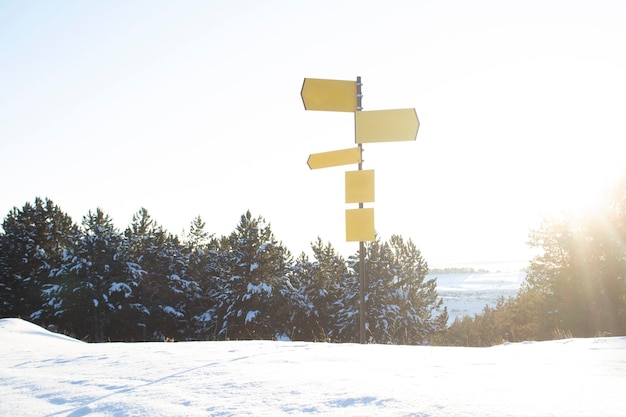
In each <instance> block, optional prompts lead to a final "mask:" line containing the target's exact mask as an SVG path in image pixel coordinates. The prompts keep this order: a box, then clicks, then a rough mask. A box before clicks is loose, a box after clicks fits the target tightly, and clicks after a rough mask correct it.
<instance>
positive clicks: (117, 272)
mask: <svg viewBox="0 0 626 417" xmlns="http://www.w3.org/2000/svg"><path fill="white" fill-rule="evenodd" d="M82 227H83V234H82V235H81V236H80V238H79V239H78V240H77V241H76V242H75V244H74V245H73V247H70V248H68V249H67V250H66V251H65V253H64V257H63V264H62V265H61V266H60V267H59V268H56V269H54V270H53V271H52V272H51V275H52V277H53V278H54V285H55V288H56V290H55V291H54V292H53V291H50V296H51V298H50V303H54V305H55V310H56V315H57V317H58V318H59V320H60V321H61V323H62V325H63V328H64V329H66V330H68V331H70V332H72V333H74V334H75V335H76V336H77V337H80V338H86V339H88V340H90V341H94V342H102V341H106V340H126V339H127V338H128V333H129V332H131V333H132V327H133V324H132V323H133V322H134V321H136V320H135V319H136V311H137V310H136V309H135V308H134V307H133V305H134V304H135V303H134V300H133V295H134V291H136V288H137V286H138V282H139V280H140V277H141V275H142V273H143V272H142V270H141V269H140V268H138V267H136V266H135V265H133V263H131V262H129V260H128V259H125V255H126V252H125V251H124V250H123V248H122V244H123V239H122V236H121V235H120V234H119V233H118V232H117V230H116V229H115V228H114V226H113V223H112V221H111V219H110V217H109V216H108V215H106V214H105V213H104V212H103V211H102V210H101V209H100V208H98V209H97V210H96V211H95V212H91V211H90V212H89V213H88V214H87V215H86V216H85V217H83V222H82Z"/></svg>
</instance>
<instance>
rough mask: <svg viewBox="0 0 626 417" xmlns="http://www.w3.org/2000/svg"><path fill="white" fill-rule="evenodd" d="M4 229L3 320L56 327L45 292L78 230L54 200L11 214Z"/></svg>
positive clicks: (0, 270)
mask: <svg viewBox="0 0 626 417" xmlns="http://www.w3.org/2000/svg"><path fill="white" fill-rule="evenodd" d="M2 227H3V230H4V233H3V234H2V237H1V241H0V317H24V318H29V319H31V320H33V321H35V322H37V323H38V324H40V325H44V326H45V325H49V324H53V323H54V318H53V312H50V311H49V310H48V309H45V308H44V307H45V304H46V302H47V297H46V296H45V294H44V291H49V290H50V288H49V287H50V285H51V282H50V279H49V274H50V271H51V270H52V269H54V268H56V267H58V266H59V265H60V263H61V258H62V253H63V251H64V250H65V249H66V248H67V247H68V246H69V245H71V242H72V239H73V238H75V237H76V236H77V234H78V228H77V226H76V225H75V224H74V223H73V222H72V219H71V218H70V217H69V216H68V215H66V214H65V213H63V212H62V211H61V209H60V208H59V207H58V206H56V205H55V204H54V203H53V202H52V201H51V200H49V199H45V200H42V199H41V198H36V199H35V202H34V204H30V203H26V204H25V205H24V207H23V208H22V209H17V208H14V209H13V210H11V212H10V213H9V214H8V215H7V216H6V218H5V219H4V222H3V224H2ZM47 312H49V313H51V314H46V313H47Z"/></svg>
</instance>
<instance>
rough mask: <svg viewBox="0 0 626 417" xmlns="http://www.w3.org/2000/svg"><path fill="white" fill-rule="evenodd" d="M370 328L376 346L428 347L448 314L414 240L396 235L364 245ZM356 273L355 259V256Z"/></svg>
mask: <svg viewBox="0 0 626 417" xmlns="http://www.w3.org/2000/svg"><path fill="white" fill-rule="evenodd" d="M365 246H366V256H365V276H366V328H367V332H368V337H369V340H370V341H371V342H374V343H397V344H419V345H423V344H428V343H430V340H431V338H433V337H435V335H437V334H438V333H440V332H442V331H443V330H444V329H445V327H446V322H447V320H448V314H447V311H446V310H445V308H442V300H441V298H439V296H438V294H437V290H436V288H437V287H436V281H435V280H434V279H430V280H426V275H427V273H428V265H427V263H426V261H425V260H424V259H423V258H422V256H421V253H420V251H419V250H418V249H417V248H416V247H415V245H414V244H413V242H412V241H411V240H409V241H407V242H404V240H403V239H402V237H400V236H398V235H394V236H392V237H391V239H390V240H389V242H385V243H381V242H380V240H379V239H377V240H376V241H374V242H371V243H369V244H366V245H365ZM352 259H353V262H354V267H353V269H354V270H358V260H357V257H356V256H355V257H353V258H352Z"/></svg>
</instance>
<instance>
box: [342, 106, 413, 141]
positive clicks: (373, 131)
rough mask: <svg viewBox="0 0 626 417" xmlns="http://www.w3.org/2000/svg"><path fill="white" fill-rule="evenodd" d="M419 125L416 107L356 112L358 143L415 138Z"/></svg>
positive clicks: (356, 139)
mask: <svg viewBox="0 0 626 417" xmlns="http://www.w3.org/2000/svg"><path fill="white" fill-rule="evenodd" d="M419 125H420V124H419V120H418V118H417V113H416V112H415V109H397V110H374V111H357V112H355V113H354V135H355V141H356V143H372V142H397V141H408V140H415V138H416V137H417V131H418V129H419Z"/></svg>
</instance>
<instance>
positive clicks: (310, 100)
mask: <svg viewBox="0 0 626 417" xmlns="http://www.w3.org/2000/svg"><path fill="white" fill-rule="evenodd" d="M300 96H301V97H302V102H303V103H304V109H305V110H324V111H344V112H354V111H356V104H357V100H356V81H344V80H323V79H319V78H305V79H304V83H302V90H301V91H300Z"/></svg>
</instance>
